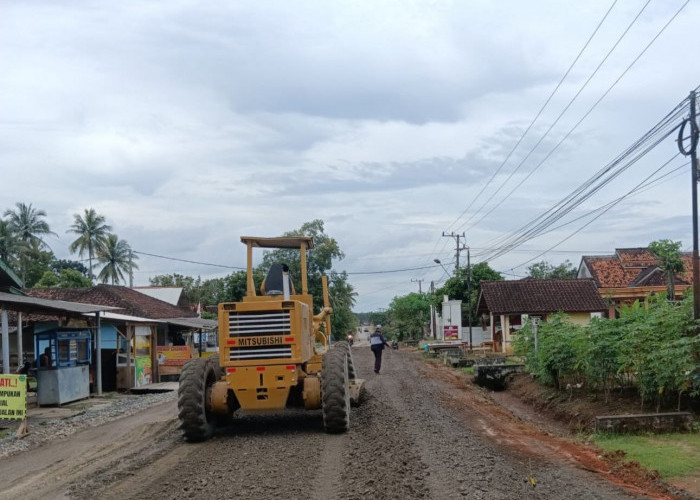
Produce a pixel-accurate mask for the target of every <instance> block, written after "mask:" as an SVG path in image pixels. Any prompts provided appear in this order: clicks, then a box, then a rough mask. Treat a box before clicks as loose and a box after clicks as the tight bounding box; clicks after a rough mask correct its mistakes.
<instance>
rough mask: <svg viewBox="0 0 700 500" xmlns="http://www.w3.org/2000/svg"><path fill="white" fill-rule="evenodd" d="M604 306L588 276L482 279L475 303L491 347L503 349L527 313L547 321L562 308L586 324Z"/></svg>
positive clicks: (508, 348) (598, 313)
mask: <svg viewBox="0 0 700 500" xmlns="http://www.w3.org/2000/svg"><path fill="white" fill-rule="evenodd" d="M606 310H607V306H606V304H605V302H604V301H603V300H602V299H601V297H600V295H599V294H598V289H597V288H596V285H595V283H594V282H593V280H591V279H580V280H574V279H570V280H566V279H558V280H547V279H534V278H525V279H522V280H506V281H482V282H481V292H480V294H479V302H478V304H477V314H479V315H481V316H482V318H483V319H486V320H487V321H488V325H489V328H490V330H491V339H492V341H493V345H494V350H495V351H500V352H504V353H512V347H511V343H512V341H513V336H514V335H517V331H518V330H519V329H520V328H522V326H523V324H524V323H525V321H526V320H527V318H528V317H538V318H540V319H541V320H543V321H546V320H547V317H548V316H549V315H551V314H555V313H558V312H564V313H566V314H567V315H568V316H569V318H570V321H572V322H574V323H578V324H583V325H587V324H588V323H589V322H590V320H591V318H593V317H601V316H602V315H603V314H604V313H605V311H606Z"/></svg>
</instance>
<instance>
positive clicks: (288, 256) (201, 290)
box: [149, 219, 357, 339]
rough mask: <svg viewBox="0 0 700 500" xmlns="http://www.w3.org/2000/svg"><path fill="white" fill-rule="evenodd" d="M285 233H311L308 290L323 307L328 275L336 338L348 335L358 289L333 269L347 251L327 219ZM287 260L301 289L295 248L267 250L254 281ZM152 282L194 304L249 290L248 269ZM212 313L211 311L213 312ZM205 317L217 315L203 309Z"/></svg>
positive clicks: (233, 298) (167, 276) (318, 306)
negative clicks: (172, 288)
mask: <svg viewBox="0 0 700 500" xmlns="http://www.w3.org/2000/svg"><path fill="white" fill-rule="evenodd" d="M283 236H311V237H312V238H313V241H314V248H313V249H311V250H309V251H308V253H307V262H306V265H307V276H308V286H309V293H310V294H311V295H313V298H314V309H315V310H316V311H319V310H320V309H321V307H323V285H322V276H323V275H326V276H328V295H329V301H330V304H331V307H332V308H333V314H332V315H331V330H332V332H333V335H334V337H335V338H336V339H338V338H345V337H346V336H347V334H348V333H349V332H350V331H353V330H354V329H355V327H356V325H357V318H356V317H355V315H354V314H353V312H352V308H353V306H354V305H355V300H356V297H357V292H355V289H354V287H353V286H352V285H351V284H350V282H349V281H348V276H347V273H346V272H345V271H337V270H335V269H333V263H334V262H337V261H340V260H342V259H343V258H344V257H345V254H344V253H343V251H342V250H341V249H340V246H339V244H338V242H337V241H336V240H335V238H332V237H330V236H329V235H327V234H326V232H325V229H324V222H323V221H322V220H320V219H316V220H313V221H310V222H306V223H304V224H303V225H302V226H301V227H300V228H299V229H296V230H292V231H289V232H286V233H284V234H283ZM275 263H284V264H287V266H289V272H290V276H291V278H292V282H293V283H294V284H295V288H296V290H297V291H298V292H301V262H300V257H299V251H298V250H295V249H276V250H267V251H265V252H264V254H263V259H262V261H261V262H260V264H258V265H257V266H256V267H254V268H253V281H254V282H255V283H256V285H257V286H260V284H261V283H262V281H263V279H264V278H265V274H266V273H267V271H268V269H270V266H272V264H275ZM149 281H150V283H151V285H152V286H176V287H182V288H183V293H184V294H185V296H186V297H187V299H188V300H189V301H190V302H191V303H193V304H198V303H199V304H202V305H216V304H219V303H221V302H238V301H241V300H242V299H243V297H244V296H245V294H246V291H247V282H246V271H236V272H233V273H231V274H229V275H227V276H224V277H222V278H212V279H204V280H203V279H201V278H200V277H196V278H195V277H192V276H185V275H182V274H177V273H173V274H162V275H157V276H154V277H152V278H149ZM210 314H211V313H210ZM203 316H204V317H214V315H213V314H211V316H209V314H206V313H203Z"/></svg>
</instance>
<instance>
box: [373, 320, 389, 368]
mask: <svg viewBox="0 0 700 500" xmlns="http://www.w3.org/2000/svg"><path fill="white" fill-rule="evenodd" d="M369 344H370V349H372V353H373V354H374V373H379V370H381V368H382V351H383V350H384V347H389V344H388V343H387V341H386V339H385V338H384V335H383V334H382V325H377V327H376V328H375V329H374V333H373V334H372V335H370V336H369Z"/></svg>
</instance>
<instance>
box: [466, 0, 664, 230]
mask: <svg viewBox="0 0 700 500" xmlns="http://www.w3.org/2000/svg"><path fill="white" fill-rule="evenodd" d="M650 2H651V0H647V2H646V3H645V4H644V5H643V6H642V8H641V10H640V11H639V12H638V13H637V15H636V16H635V17H634V18H633V19H632V21H631V22H630V23H629V24H628V25H627V28H626V29H625V30H624V31H623V32H622V34H621V35H620V36H619V37H618V39H617V41H616V42H615V43H614V44H613V46H612V47H611V48H610V50H608V52H607V54H605V57H603V59H602V60H601V61H600V63H598V66H596V68H595V69H594V70H593V72H592V73H591V74H590V75H589V76H588V78H587V79H586V81H585V82H583V85H581V87H580V88H579V89H578V91H577V92H576V94H574V96H573V97H572V98H571V99H570V100H569V102H568V103H567V104H566V106H564V109H562V110H561V112H560V113H559V115H558V116H557V117H556V119H555V120H554V121H553V122H552V123H551V124H550V125H549V127H548V128H547V130H546V131H545V132H544V134H542V136H541V137H540V138H539V140H538V141H537V142H536V143H535V145H534V146H533V147H532V148H530V151H528V153H527V154H526V155H525V156H524V157H523V158H522V159H521V160H520V163H518V164H517V165H516V167H515V168H514V169H513V171H512V172H510V174H509V175H508V177H507V178H506V179H505V180H504V181H503V182H502V183H501V185H500V186H499V187H498V189H496V191H495V192H494V193H493V195H492V196H491V197H489V199H488V200H486V201H485V202H484V203H483V204H482V205H481V206H480V207H479V209H478V210H477V211H476V212H474V213H473V214H472V215H471V217H469V219H467V221H466V222H465V223H464V224H463V225H462V226H460V229H461V228H463V227H464V226H466V225H467V224H469V222H470V221H471V220H472V219H474V217H476V216H477V214H478V213H479V212H481V210H482V209H483V208H484V207H485V206H486V205H487V204H488V202H489V201H491V200H492V199H493V197H495V196H496V195H497V194H498V193H499V192H500V191H501V189H503V187H504V186H505V185H506V184H507V183H508V182H509V181H510V180H511V179H512V177H513V176H514V175H515V174H516V173H517V172H518V170H520V167H522V166H523V164H524V163H525V162H526V161H527V160H528V159H529V158H530V155H532V153H534V152H535V151H536V150H537V148H538V147H539V145H540V144H542V141H544V139H545V138H546V137H547V136H548V135H549V133H550V132H551V131H552V129H553V128H554V127H555V126H556V125H557V123H559V121H560V120H561V119H562V117H563V116H564V115H565V114H566V112H567V111H568V110H569V108H570V107H571V106H572V105H573V104H574V102H576V99H578V97H579V96H580V95H581V93H582V92H583V91H584V89H585V88H586V87H588V84H589V83H590V82H591V80H593V78H594V77H595V75H596V74H598V71H600V68H601V67H602V66H603V64H605V62H606V61H607V60H608V58H609V57H610V56H611V55H612V53H613V52H614V51H615V49H616V48H617V46H618V45H619V44H620V42H622V40H623V39H624V38H625V36H626V35H627V33H628V32H629V30H630V29H632V26H634V24H635V23H636V22H637V20H638V19H639V17H640V16H641V15H642V13H643V12H644V10H645V9H646V8H647V6H648V5H649V3H650ZM606 15H607V14H606ZM538 167H539V165H538ZM538 167H536V168H538ZM508 196H509V195H508ZM508 196H506V198H504V201H505V199H507V198H508ZM501 203H502V202H501ZM492 210H493V209H492ZM489 213H491V211H489V212H488V213H487V214H486V215H488V214H489ZM486 215H485V216H484V217H486ZM484 217H482V218H481V219H479V220H478V221H477V222H476V223H474V224H473V225H472V226H470V228H471V227H473V226H474V225H476V224H478V223H479V222H480V221H481V220H483V218H484Z"/></svg>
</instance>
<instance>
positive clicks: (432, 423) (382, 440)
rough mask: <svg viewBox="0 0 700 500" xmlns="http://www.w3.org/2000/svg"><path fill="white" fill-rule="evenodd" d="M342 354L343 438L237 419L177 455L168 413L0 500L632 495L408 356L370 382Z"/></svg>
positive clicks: (59, 454) (99, 432)
mask: <svg viewBox="0 0 700 500" xmlns="http://www.w3.org/2000/svg"><path fill="white" fill-rule="evenodd" d="M353 352H354V357H355V362H356V365H357V371H358V375H359V376H360V377H364V378H366V379H367V391H368V394H369V396H368V398H367V400H366V401H365V402H364V403H363V405H362V406H360V407H359V408H355V409H354V411H353V414H352V429H351V431H350V432H348V433H347V434H344V435H327V434H324V433H323V432H322V430H321V419H320V414H319V412H304V411H301V410H300V411H293V412H289V413H287V414H284V415H271V416H264V417H261V416H257V417H250V416H248V417H245V416H244V417H237V418H235V419H234V424H233V425H232V426H231V427H228V428H225V429H220V430H218V431H217V433H216V434H215V436H214V437H213V439H211V440H210V441H208V442H206V443H201V444H195V445H191V444H185V443H184V442H183V441H182V439H181V437H180V436H179V433H178V432H177V430H176V425H177V424H176V420H175V415H176V409H175V406H174V404H173V403H168V404H164V405H160V406H158V407H154V408H151V409H149V410H146V411H144V412H142V413H141V414H139V415H138V416H134V417H129V418H125V419H122V420H120V421H117V422H115V423H112V424H110V425H106V426H103V427H100V428H96V429H91V430H88V431H84V432H82V433H80V434H78V435H75V436H74V437H73V438H71V439H70V440H68V441H65V442H64V441H57V442H56V443H52V444H51V445H49V446H46V447H44V448H41V449H39V450H35V451H34V452H32V453H25V454H22V455H19V456H15V457H10V458H8V459H5V460H3V462H2V468H1V469H2V471H0V481H2V484H5V485H10V487H11V489H5V490H4V491H3V493H2V494H0V499H1V498H12V499H16V498H23V499H32V498H57V497H58V498H61V497H62V498H77V499H88V498H106V499H119V500H128V499H137V498H139V499H140V498H159V499H184V498H206V499H229V498H241V499H266V498H292V499H294V498H304V499H308V498H311V499H317V500H321V499H324V500H325V499H358V500H359V499H366V498H373V499H420V498H425V499H428V498H430V499H432V498H435V499H451V498H473V499H516V498H553V499H554V498H556V499H564V500H567V499H571V500H574V499H575V500H582V499H594V498H595V499H599V498H605V499H617V498H619V499H627V498H636V497H639V496H640V495H637V494H635V492H634V491H630V490H626V489H623V488H621V487H619V486H617V485H615V484H612V483H610V482H608V481H606V480H604V479H602V478H601V475H600V474H595V473H592V472H590V471H587V470H584V469H582V468H581V467H579V466H578V465H577V462H576V460H574V459H572V457H570V456H566V454H565V453H564V454H561V453H563V452H562V451H561V450H557V449H556V448H553V447H552V446H551V443H544V444H542V443H539V441H538V439H537V434H536V433H535V432H534V431H533V432H531V433H525V434H527V436H526V437H527V439H526V440H518V439H516V438H517V437H518V433H519V432H521V433H522V430H523V429H526V428H527V424H523V423H518V422H515V421H514V419H512V417H509V416H508V415H507V414H506V412H503V410H502V409H500V408H499V407H497V406H495V405H492V404H491V405H492V406H491V407H489V403H488V401H487V400H486V399H484V398H479V397H478V394H477V395H476V396H474V394H476V393H474V394H472V395H469V393H468V392H467V391H466V389H465V388H464V387H459V381H456V380H450V379H449V376H448V377H447V378H445V377H446V376H445V374H444V373H443V374H442V375H440V376H437V378H436V375H435V373H433V372H432V371H434V369H433V368H431V367H430V366H428V365H426V364H424V363H422V362H420V361H419V360H417V359H415V357H414V356H412V355H410V354H408V353H404V352H390V353H387V355H386V356H385V360H384V367H383V369H382V373H381V375H374V373H372V368H371V363H372V360H371V354H370V353H369V349H367V348H364V349H360V348H357V349H354V350H353ZM477 392H478V391H477ZM465 394H466V396H465ZM499 412H503V413H502V414H501V413H499ZM509 419H510V420H509ZM509 422H510V423H509ZM518 425H522V426H523V427H522V428H520V427H517V426H518ZM531 448H532V449H531ZM71 450H72V451H71ZM30 455H31V456H34V457H37V458H36V466H32V460H31V459H30V458H26V457H28V456H30ZM22 461H24V462H22ZM8 464H11V465H10V467H7V465H8ZM23 464H24V465H23ZM23 466H24V467H27V468H26V469H23V468H22V467H23ZM23 470H24V471H25V472H24V477H21V472H22V471H23ZM531 479H534V481H535V483H536V486H533V485H532V482H531ZM61 495H62V496H61Z"/></svg>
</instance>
